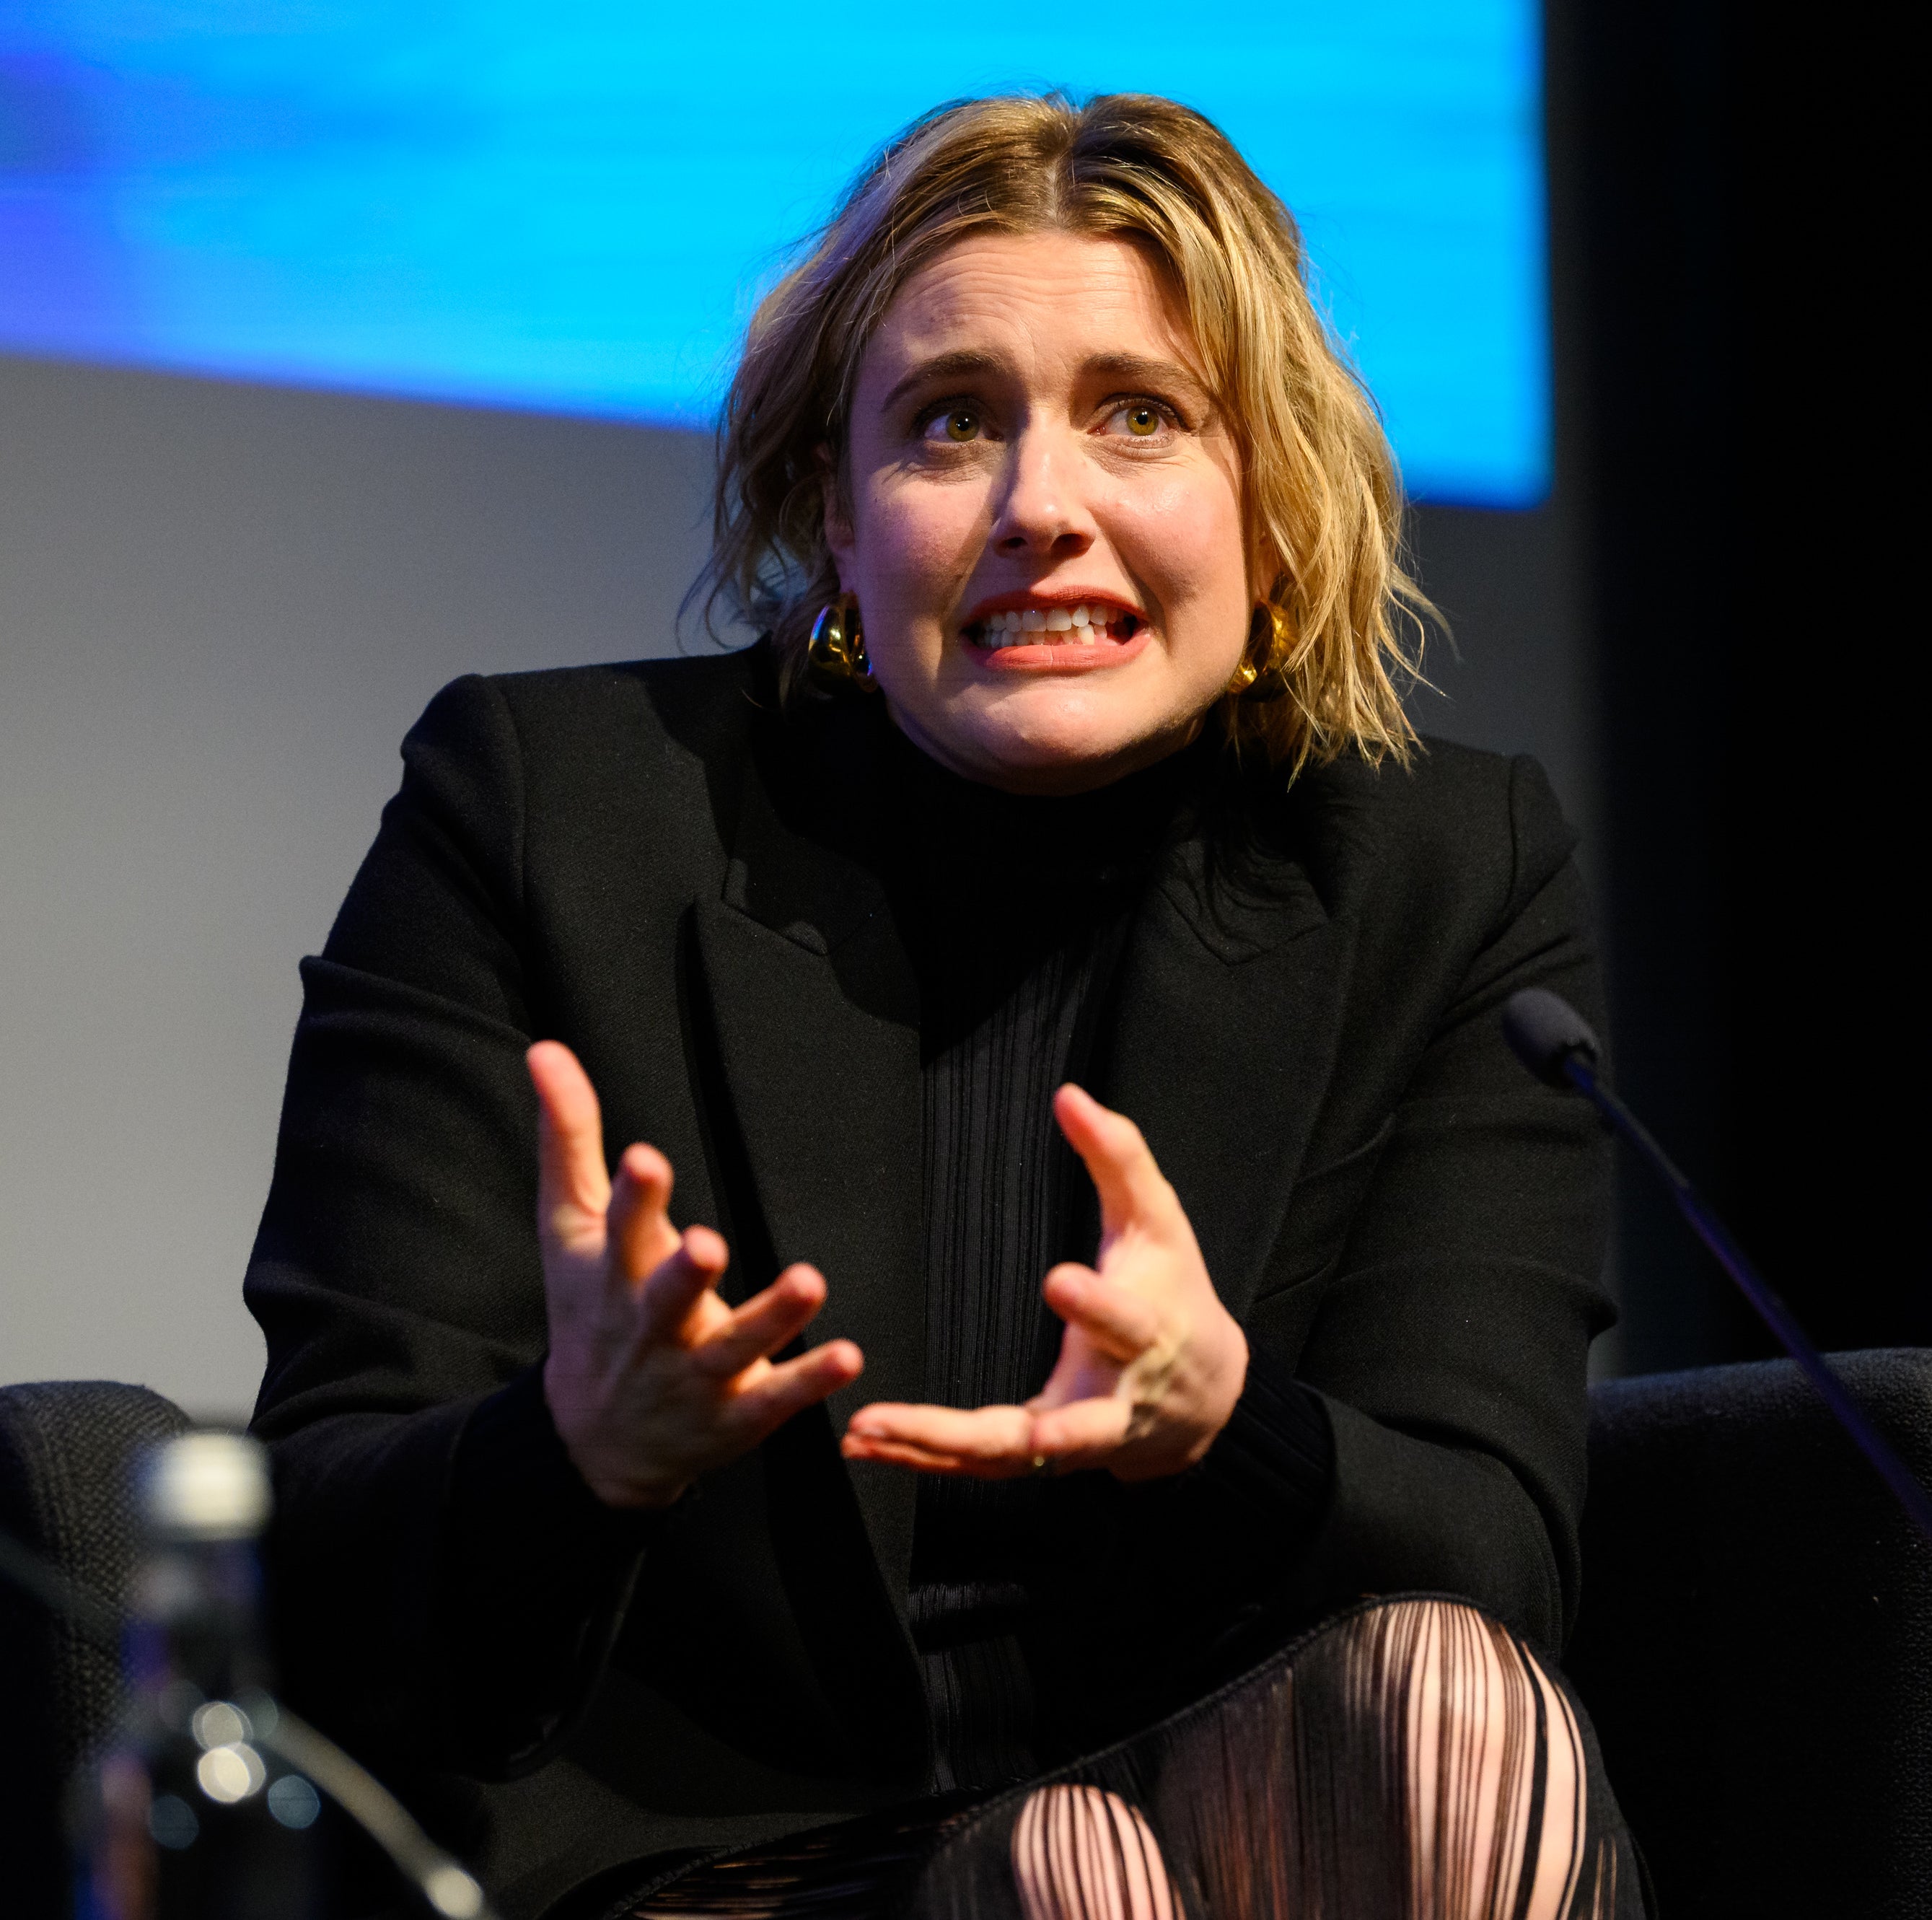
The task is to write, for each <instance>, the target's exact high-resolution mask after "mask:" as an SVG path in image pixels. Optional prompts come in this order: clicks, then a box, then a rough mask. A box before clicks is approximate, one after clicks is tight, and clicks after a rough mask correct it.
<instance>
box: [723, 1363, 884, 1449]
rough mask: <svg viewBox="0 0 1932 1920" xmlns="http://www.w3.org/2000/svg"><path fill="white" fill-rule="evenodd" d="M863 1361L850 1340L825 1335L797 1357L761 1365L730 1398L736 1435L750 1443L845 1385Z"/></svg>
mask: <svg viewBox="0 0 1932 1920" xmlns="http://www.w3.org/2000/svg"><path fill="white" fill-rule="evenodd" d="M864 1370H865V1356H864V1355H862V1353H860V1352H859V1349H858V1348H857V1347H856V1346H855V1345H853V1343H852V1342H851V1341H850V1340H827V1341H826V1343H825V1344H824V1346H822V1347H814V1348H813V1349H811V1352H809V1353H802V1354H800V1355H799V1356H798V1358H796V1360H788V1361H785V1362H784V1364H782V1365H781V1366H778V1367H766V1368H765V1369H763V1370H762V1372H761V1373H760V1374H759V1375H758V1376H757V1377H755V1378H754V1379H750V1380H748V1381H747V1382H745V1385H743V1386H742V1387H741V1388H739V1390H738V1391H737V1392H736V1393H735V1394H733V1396H732V1397H731V1405H730V1419H731V1423H732V1424H733V1427H734V1428H735V1429H736V1433H737V1436H738V1438H739V1439H740V1440H741V1441H742V1442H743V1443H744V1444H745V1445H755V1444H756V1443H757V1442H758V1441H760V1440H762V1439H763V1438H764V1436H766V1434H767V1433H771V1432H772V1430H774V1429H775V1428H777V1427H782V1426H783V1425H784V1423H785V1422H786V1421H788V1420H789V1419H790V1418H791V1417H792V1415H793V1414H795V1413H802V1412H804V1411H805V1409H806V1408H807V1407H809V1406H817V1404H818V1403H819V1402H820V1400H823V1399H824V1398H825V1397H826V1394H835V1393H837V1392H838V1390H839V1388H841V1387H849V1386H850V1385H851V1384H852V1382H853V1381H854V1380H856V1379H858V1377H859V1375H860V1373H862V1372H863V1371H864Z"/></svg>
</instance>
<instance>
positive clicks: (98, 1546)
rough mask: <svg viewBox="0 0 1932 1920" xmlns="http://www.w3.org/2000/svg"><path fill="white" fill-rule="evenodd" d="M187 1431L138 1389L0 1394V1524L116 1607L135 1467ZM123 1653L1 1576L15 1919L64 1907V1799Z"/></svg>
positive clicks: (0, 1644)
mask: <svg viewBox="0 0 1932 1920" xmlns="http://www.w3.org/2000/svg"><path fill="white" fill-rule="evenodd" d="M187 1425H188V1420H187V1415H185V1414H184V1413H183V1412H181V1410H180V1409H179V1408H178V1407H176V1406H174V1405H173V1404H172V1403H170V1402H169V1401H167V1400H163V1398H162V1397H161V1396H160V1394H154V1393H151V1392H149V1391H148V1389H147V1388H145V1387H126V1386H122V1385H119V1384H118V1383H117V1382H113V1381H107V1380H66V1381H40V1382H34V1383H32V1384H31V1385H23V1386H16V1387H5V1388H0V1529H5V1532H7V1533H8V1534H9V1535H11V1536H12V1537H13V1538H14V1539H15V1540H17V1541H19V1542H20V1544H22V1545H23V1546H26V1547H30V1548H31V1549H32V1550H34V1552H36V1553H38V1554H40V1556H42V1558H43V1559H46V1560H49V1561H51V1562H52V1563H53V1565H55V1566H56V1567H57V1568H59V1569H60V1571H62V1573H64V1574H66V1575H67V1577H68V1579H69V1580H72V1581H73V1582H74V1583H75V1584H76V1585H77V1586H80V1587H82V1588H83V1589H86V1591H87V1592H90V1593H92V1594H95V1595H97V1596H98V1597H99V1598H101V1599H103V1600H105V1601H108V1602H110V1604H113V1605H114V1606H115V1607H121V1606H124V1605H125V1604H126V1603H127V1589H128V1583H129V1581H130V1580H131V1578H132V1577H133V1571H134V1566H135V1562H136V1559H138V1557H139V1550H140V1544H141V1529H140V1524H139V1517H138V1516H137V1514H136V1508H135V1502H134V1490H133V1468H134V1464H135V1461H136V1457H138V1455H139V1454H140V1452H141V1451H142V1449H143V1448H145V1447H148V1446H150V1445H153V1444H154V1443H155V1442H157V1441H161V1440H166V1439H171V1438H172V1436H174V1435H175V1434H177V1433H183V1432H184V1431H185V1430H187ZM118 1653H119V1650H118V1649H117V1648H115V1647H114V1646H111V1645H105V1646H104V1645H103V1644H101V1642H100V1641H98V1640H96V1639H95V1637H93V1636H92V1635H91V1634H89V1633H87V1632H86V1631H83V1629H82V1628H80V1627H79V1626H77V1625H75V1624H74V1622H71V1621H68V1620H65V1619H55V1618H53V1617H52V1616H51V1615H49V1613H47V1611H46V1609H45V1608H44V1607H42V1606H40V1604H39V1603H38V1601H35V1600H34V1599H32V1598H30V1597H29V1596H28V1595H26V1594H24V1593H22V1592H19V1591H17V1589H14V1588H13V1587H12V1586H10V1585H9V1584H8V1583H7V1582H6V1581H5V1580H0V1701H4V1702H5V1737H4V1738H0V1861H5V1867H4V1874H5V1882H6V1886H7V1903H8V1910H9V1911H10V1912H20V1913H23V1914H49V1915H51V1914H54V1913H59V1912H65V1911H66V1910H67V1906H68V1900H69V1895H70V1888H69V1884H68V1881H69V1874H70V1865H69V1861H68V1853H67V1845H66V1835H65V1825H64V1820H63V1815H62V1796H63V1794H64V1793H65V1789H66V1787H67V1784H68V1780H69V1778H71V1775H72V1774H73V1772H74V1768H75V1767H76V1766H77V1765H78V1764H79V1763H80V1760H81V1758H82V1757H83V1755H84V1754H86V1753H87V1752H88V1751H89V1750H90V1749H91V1748H93V1747H94V1746H95V1744H96V1743H97V1742H99V1741H100V1740H101V1739H102V1738H103V1736H105V1735H106V1734H107V1732H108V1731H109V1730H110V1728H111V1727H113V1724H114V1722H115V1718H117V1716H118V1713H119V1711H120V1708H121V1700H122V1690H121V1666H120V1660H119V1657H118Z"/></svg>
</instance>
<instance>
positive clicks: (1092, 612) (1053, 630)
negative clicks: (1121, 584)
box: [965, 600, 1145, 653]
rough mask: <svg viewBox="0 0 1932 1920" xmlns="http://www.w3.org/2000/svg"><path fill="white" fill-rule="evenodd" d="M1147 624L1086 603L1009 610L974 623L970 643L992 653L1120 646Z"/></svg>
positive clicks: (969, 630)
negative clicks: (1024, 648)
mask: <svg viewBox="0 0 1932 1920" xmlns="http://www.w3.org/2000/svg"><path fill="white" fill-rule="evenodd" d="M1143 625H1145V622H1143V621H1142V619H1141V617H1140V616H1139V614H1137V613H1130V612H1128V611H1127V609H1126V608H1125V607H1116V606H1112V605H1110V604H1107V603H1106V602H1104V601H1091V600H1089V601H1079V602H1076V603H1075V604H1071V605H1066V606H1059V605H1055V606H1050V607H1043V606H1034V607H1007V608H1005V609H1004V610H1001V611H999V612H997V613H986V614H984V615H983V616H981V617H980V619H976V620H973V621H970V622H968V624H967V626H966V628H965V634H966V638H967V640H968V642H969V643H971V645H973V646H977V647H981V648H983V649H985V650H986V652H989V653H998V652H1004V651H1005V650H1006V649H1007V648H1009V647H1013V646H1047V647H1052V648H1055V649H1059V648H1061V647H1063V646H1103V645H1106V644H1108V643H1112V644H1113V645H1115V646H1121V645H1124V643H1126V642H1127V641H1128V640H1131V639H1133V637H1134V635H1135V634H1136V633H1138V632H1139V631H1140V629H1141V628H1142V626H1143Z"/></svg>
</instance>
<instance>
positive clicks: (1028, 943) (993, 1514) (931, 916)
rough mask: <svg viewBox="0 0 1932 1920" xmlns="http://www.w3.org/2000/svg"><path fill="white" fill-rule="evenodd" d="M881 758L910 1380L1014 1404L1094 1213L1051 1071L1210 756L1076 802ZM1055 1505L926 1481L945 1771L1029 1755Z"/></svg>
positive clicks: (1089, 1040)
mask: <svg viewBox="0 0 1932 1920" xmlns="http://www.w3.org/2000/svg"><path fill="white" fill-rule="evenodd" d="M886 763H887V766H888V768H889V774H888V779H887V788H888V799H887V805H888V807H889V809H890V810H891V811H892V815H893V817H895V819H896V820H898V822H899V823H900V826H901V832H899V834H898V836H897V838H896V840H895V843H894V846H893V848H892V853H891V856H890V864H889V870H888V872H887V875H886V879H887V884H888V886H889V889H891V890H892V891H893V892H895V893H897V894H898V895H899V896H900V897H901V898H904V899H906V900H907V901H908V902H909V903H910V907H911V911H910V913H909V914H908V916H907V936H908V938H907V947H908V958H909V959H910V962H911V963H912V966H913V972H914V974H915V975H916V977H917V980H918V982H919V1052H920V1065H921V1077H922V1083H923V1094H924V1126H923V1132H922V1138H923V1151H922V1160H923V1178H922V1189H923V1192H924V1195H925V1247H926V1256H925V1264H926V1289H927V1294H926V1314H927V1334H926V1341H927V1346H926V1398H927V1399H928V1400H933V1401H937V1402H938V1403H941V1404H943V1405H946V1406H959V1407H974V1406H987V1405H994V1404H997V1405H1001V1406H1012V1405H1014V1404H1016V1403H1019V1402H1022V1401H1024V1400H1028V1399H1030V1398H1031V1397H1032V1396H1033V1395H1034V1394H1036V1393H1037V1392H1038V1391H1040V1388H1041V1387H1042V1386H1043V1385H1044V1384H1045V1382H1046V1377H1047V1375H1048V1373H1049V1372H1050V1371H1051V1370H1052V1364H1053V1361H1054V1358H1055V1354H1056V1353H1057V1352H1058V1347H1059V1344H1060V1334H1061V1328H1060V1325H1059V1322H1058V1321H1057V1320H1055V1318H1054V1317H1053V1316H1052V1314H1051V1313H1049V1312H1048V1310H1047V1309H1046V1304H1045V1302H1044V1301H1043V1300H1042V1298H1041V1297H1040V1282H1041V1280H1042V1278H1043V1276H1044V1275H1045V1274H1046V1272H1047V1271H1048V1270H1049V1268H1052V1266H1054V1265H1055V1264H1057V1263H1058V1262H1061V1261H1063V1260H1070V1259H1088V1258H1091V1255H1092V1253H1093V1250H1094V1242H1095V1238H1096V1235H1097V1230H1098V1223H1097V1214H1096V1210H1095V1208H1094V1204H1093V1201H1092V1197H1091V1196H1092V1188H1091V1183H1090V1182H1089V1181H1088V1179H1087V1178H1086V1175H1085V1170H1084V1169H1082V1167H1081V1166H1080V1165H1079V1161H1078V1160H1077V1159H1076V1157H1075V1156H1074V1154H1073V1152H1072V1151H1070V1149H1069V1148H1068V1147H1067V1145H1066V1143H1065V1142H1064V1140H1063V1139H1061V1135H1060V1131H1059V1129H1058V1126H1057V1125H1056V1124H1055V1121H1054V1119H1053V1115H1052V1097H1053V1094H1054V1091H1055V1088H1057V1087H1058V1086H1059V1085H1061V1083H1062V1082H1064V1081H1067V1080H1070V1079H1071V1080H1076V1081H1079V1082H1082V1083H1083V1084H1085V1082H1088V1081H1089V1080H1090V1079H1091V1077H1092V1073H1093V1070H1094V1067H1095V1065H1096V1064H1097V1063H1096V1055H1097V1045H1098V1043H1099V1039H1100V1031H1101V1029H1102V1028H1103V1026H1104V1025H1105V1022H1106V1008H1107V1004H1108V1001H1109V990H1110V989H1111V986H1112V980H1113V976H1114V974H1115V970H1116V968H1117V965H1118V960H1119V958H1120V953H1121V945H1122V943H1123V940H1124V936H1125V933H1126V929H1127V922H1128V919H1129V916H1130V914H1131V913H1132V911H1133V906H1134V903H1135V901H1136V897H1137V896H1138V894H1139V892H1140V890H1141V888H1142V886H1143V885H1144V884H1145V877H1146V873H1147V870H1148V868H1149V866H1150V865H1151V864H1152V862H1153V859H1154V855H1155V853H1156V851H1157V848H1158V847H1159V845H1160V841H1162V839H1163V838H1165V837H1166V835H1167V834H1168V832H1169V830H1170V829H1171V828H1172V825H1173V823H1174V820H1175V814H1176V812H1177V811H1178V809H1179V808H1181V806H1182V805H1184V802H1186V801H1187V799H1188V797H1189V796H1190V792H1191V790H1193V788H1194V787H1196V786H1197V785H1198V784H1199V783H1200V781H1202V778H1204V777H1205V775H1207V774H1208V772H1209V771H1210V769H1211V761H1210V760H1208V759H1206V758H1205V757H1204V755H1203V754H1202V751H1200V750H1199V749H1198V748H1197V749H1196V750H1193V751H1190V752H1187V753H1185V754H1180V755H1178V756H1175V757H1173V758H1171V759H1169V760H1166V761H1164V762H1163V763H1160V764H1159V765H1158V766H1155V767H1154V768H1151V769H1148V771H1146V772H1142V773H1139V774H1137V775H1134V776H1133V777H1132V778H1130V779H1128V780H1126V781H1122V782H1121V783H1119V784H1118V785H1117V786H1115V787H1111V788H1109V789H1107V790H1105V791H1103V792H1102V793H1095V794H1090V795H1085V796H1079V797H1077V798H1075V799H1071V800H1060V799H1035V798H1028V797H1023V796H1015V795H1010V794H1006V793H998V792H996V791H995V790H992V789H990V788H989V787H983V786H979V785H977V784H974V783H973V782H971V781H966V780H964V779H962V778H959V777H958V776H957V775H953V774H951V773H949V772H946V771H944V769H941V767H939V766H937V765H936V764H935V763H934V762H932V760H929V759H927V758H926V756H925V755H924V754H921V753H919V751H917V750H916V749H915V748H913V747H911V746H910V745H904V744H900V745H897V746H896V748H888V751H887V759H886ZM1052 1514H1053V1501H1052V1496H1050V1495H1049V1494H1046V1493H1043V1490H1040V1489H1038V1488H1036V1487H1030V1486H1028V1485H1027V1484H1025V1483H1023V1482H1019V1481H994V1482H988V1481H975V1480H966V1479H961V1480H949V1479H937V1478H935V1479H928V1480H923V1481H921V1482H920V1483H919V1490H918V1503H917V1507H916V1514H915V1520H914V1536H913V1559H912V1565H911V1569H910V1576H909V1579H910V1591H909V1592H908V1595H907V1619H908V1622H909V1624H910V1627H911V1629H912V1635H913V1643H914V1645H915V1646H917V1648H918V1649H919V1655H920V1658H921V1662H922V1667H923V1669H924V1672H925V1676H926V1697H927V1703H928V1706H929V1709H930V1712H931V1715H932V1732H933V1747H934V1757H935V1784H936V1785H937V1786H938V1787H940V1788H941V1789H947V1790H950V1789H953V1788H956V1787H983V1786H995V1785H999V1784H1004V1783H1005V1782H1007V1781H1013V1780H1018V1779H1022V1778H1025V1776H1026V1775H1028V1774H1030V1773H1031V1772H1034V1770H1035V1764H1036V1763H1035V1758H1034V1750H1033V1744H1032V1743H1033V1736H1034V1727H1033V1719H1034V1689H1033V1685H1032V1681H1031V1674H1030V1673H1029V1671H1028V1665H1027V1660H1026V1652H1025V1646H1024V1645H1023V1643H1022V1638H1021V1631H1022V1629H1023V1628H1025V1626H1026V1625H1028V1623H1029V1622H1030V1621H1031V1619H1033V1617H1034V1616H1035V1614H1036V1613H1037V1610H1038V1605H1039V1601H1040V1594H1039V1587H1040V1568H1041V1566H1042V1564H1043V1562H1047V1561H1050V1559H1051V1558H1052Z"/></svg>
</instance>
